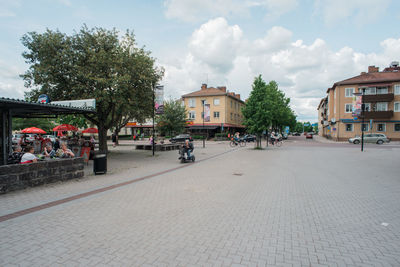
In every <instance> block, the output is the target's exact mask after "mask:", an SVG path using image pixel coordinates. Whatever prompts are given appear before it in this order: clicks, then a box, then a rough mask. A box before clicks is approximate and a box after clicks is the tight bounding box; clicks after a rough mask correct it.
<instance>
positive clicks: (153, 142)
mask: <svg viewBox="0 0 400 267" xmlns="http://www.w3.org/2000/svg"><path fill="white" fill-rule="evenodd" d="M155 93H156V92H155V86H154V84H153V139H152V140H151V142H152V150H153V157H154V148H155V147H154V144H155V141H154V139H155V130H154V120H155V116H156V115H155V112H156V111H155V106H156V105H155V102H154V101H155V99H154V98H155Z"/></svg>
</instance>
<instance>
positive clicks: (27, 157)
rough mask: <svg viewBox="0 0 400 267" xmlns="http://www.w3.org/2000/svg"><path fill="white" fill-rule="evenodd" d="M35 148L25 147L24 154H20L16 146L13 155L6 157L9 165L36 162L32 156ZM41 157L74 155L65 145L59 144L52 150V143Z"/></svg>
mask: <svg viewBox="0 0 400 267" xmlns="http://www.w3.org/2000/svg"><path fill="white" fill-rule="evenodd" d="M34 153H35V148H34V147H33V146H31V145H27V146H26V147H25V152H22V147H21V146H20V145H18V146H16V148H15V150H14V151H13V153H11V154H10V155H9V157H8V163H9V164H18V163H21V164H26V163H33V162H37V161H38V157H37V156H36V155H35V154H34ZM41 155H42V156H43V157H45V158H46V157H47V158H55V157H58V158H73V157H75V154H74V153H73V152H72V151H71V150H70V149H68V147H67V144H65V143H61V145H60V147H59V148H58V149H54V148H53V145H52V143H51V142H50V143H47V144H46V147H45V148H44V150H43V152H42V153H41Z"/></svg>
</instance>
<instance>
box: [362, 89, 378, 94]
mask: <svg viewBox="0 0 400 267" xmlns="http://www.w3.org/2000/svg"><path fill="white" fill-rule="evenodd" d="M361 92H362V91H361ZM365 95H376V88H375V87H369V88H366V89H365Z"/></svg>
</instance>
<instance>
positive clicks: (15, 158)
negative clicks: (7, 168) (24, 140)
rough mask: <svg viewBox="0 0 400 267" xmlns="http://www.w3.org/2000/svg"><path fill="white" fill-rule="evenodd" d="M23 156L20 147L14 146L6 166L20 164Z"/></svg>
mask: <svg viewBox="0 0 400 267" xmlns="http://www.w3.org/2000/svg"><path fill="white" fill-rule="evenodd" d="M23 155H24V153H23V152H22V147H21V146H20V145H18V146H16V147H15V149H14V151H13V153H12V154H10V155H9V156H8V164H17V163H20V162H21V158H22V156H23Z"/></svg>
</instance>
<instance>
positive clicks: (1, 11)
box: [0, 0, 21, 18]
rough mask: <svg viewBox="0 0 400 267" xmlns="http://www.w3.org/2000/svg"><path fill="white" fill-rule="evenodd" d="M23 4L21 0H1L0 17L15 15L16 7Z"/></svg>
mask: <svg viewBox="0 0 400 267" xmlns="http://www.w3.org/2000/svg"><path fill="white" fill-rule="evenodd" d="M20 6H21V2H20V0H15V1H8V0H0V18H2V17H15V16H16V14H15V12H14V9H17V8H19V7H20Z"/></svg>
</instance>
